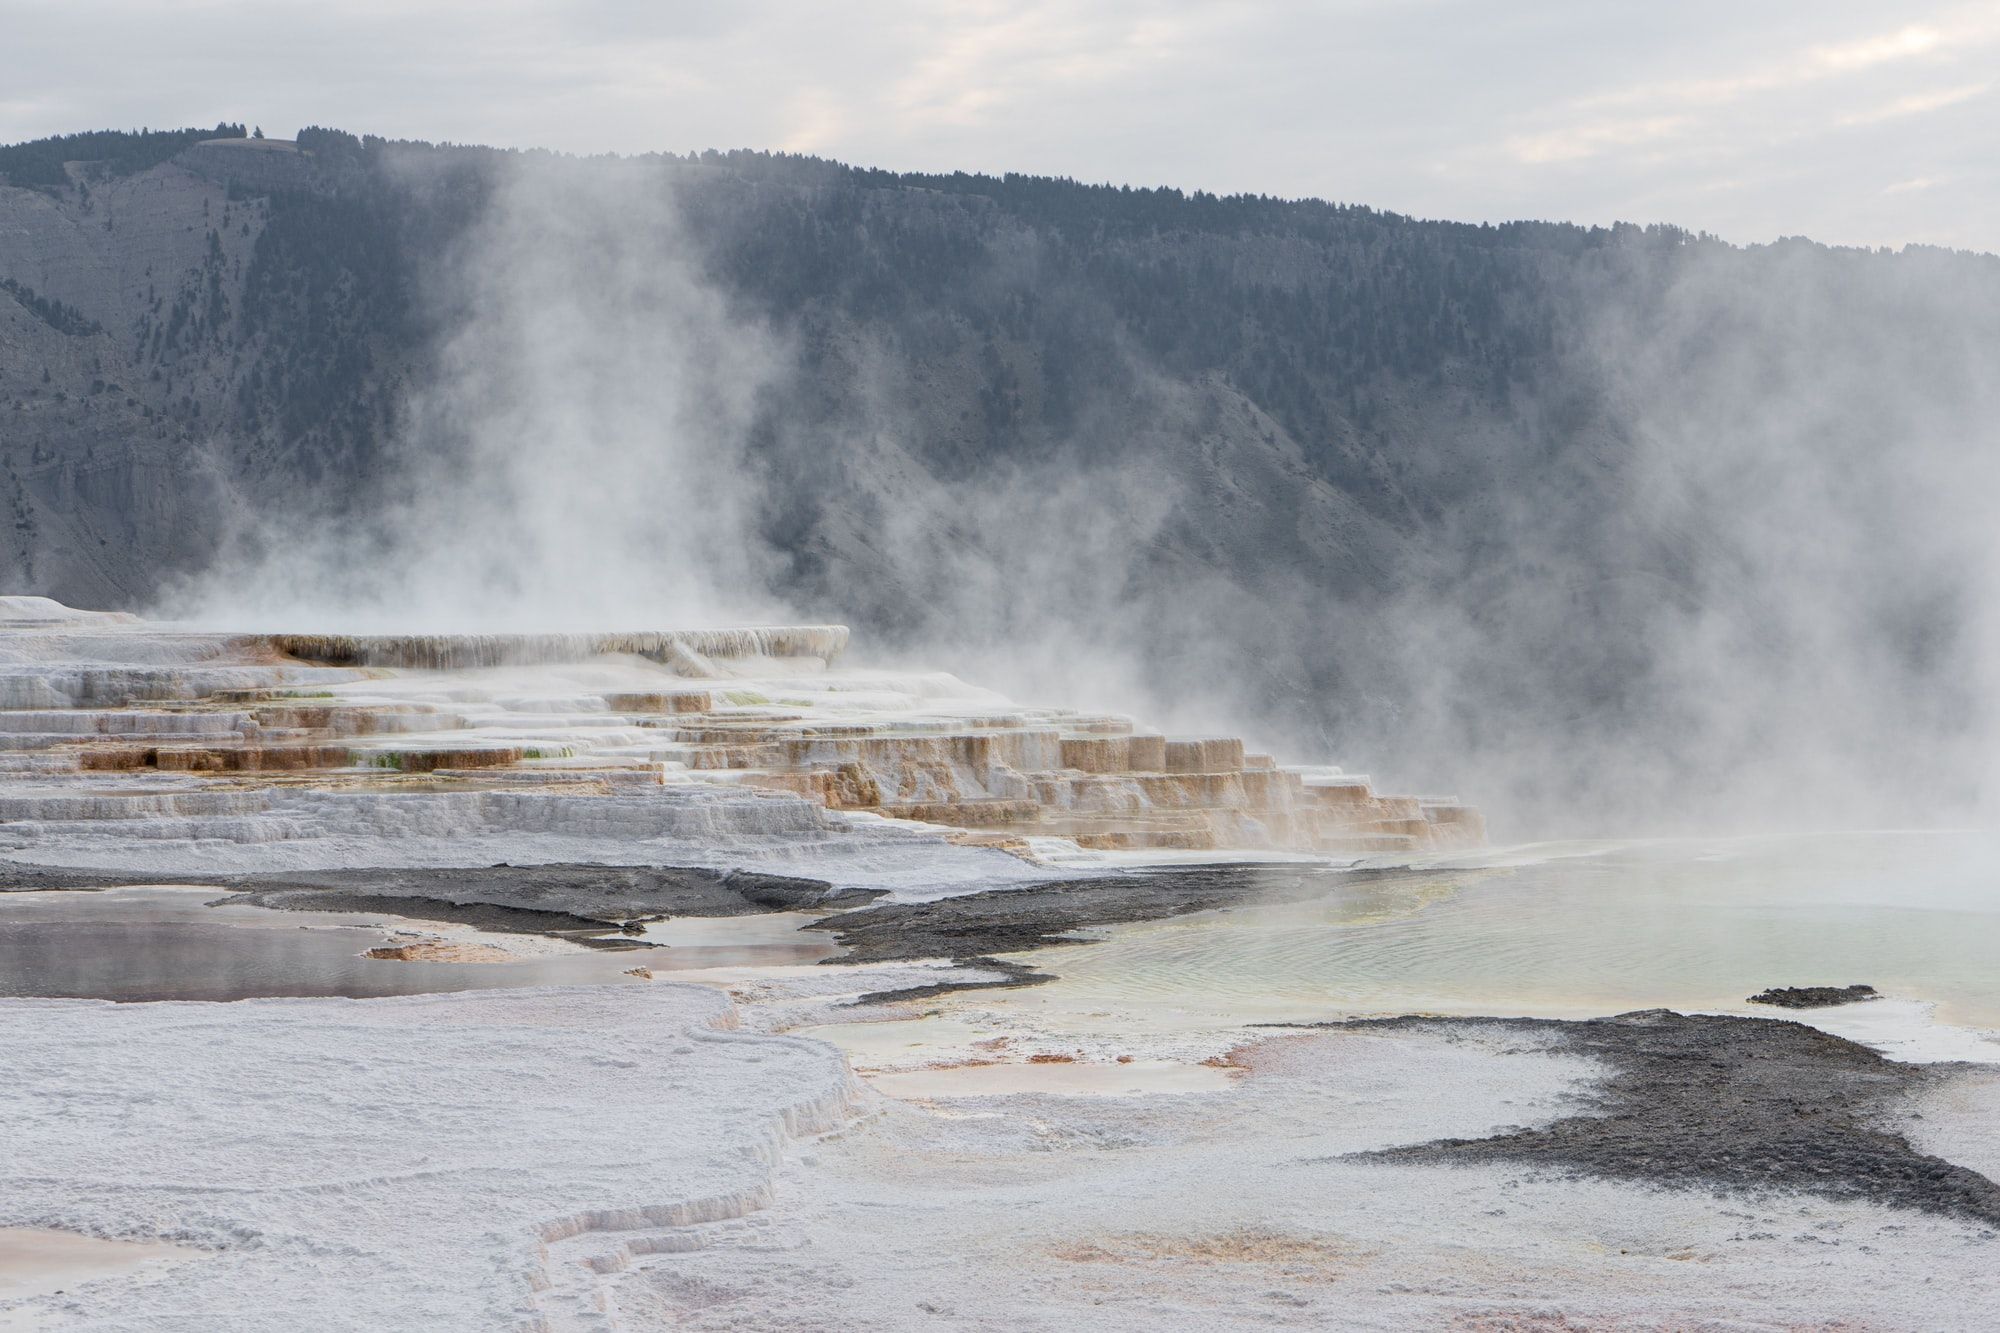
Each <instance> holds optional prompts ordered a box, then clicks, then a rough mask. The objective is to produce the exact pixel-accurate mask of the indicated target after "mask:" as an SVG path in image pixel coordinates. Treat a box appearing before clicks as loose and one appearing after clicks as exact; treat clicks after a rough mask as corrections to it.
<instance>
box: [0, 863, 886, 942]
mask: <svg viewBox="0 0 2000 1333" xmlns="http://www.w3.org/2000/svg"><path fill="white" fill-rule="evenodd" d="M162 882H169V883H175V884H195V885H201V886H204V887H205V886H211V885H212V886H214V887H215V888H218V889H227V890H230V891H232V892H235V893H238V894H241V895H242V898H241V899H240V901H245V902H250V903H254V904H256V905H257V906H260V907H276V908H283V909H286V910H289V911H296V912H369V911H375V912H393V913H395V914H396V915H398V916H408V917H415V918H417V919H420V920H426V921H443V922H449V923H452V924H455V925H468V926H477V927H479V928H481V929H484V930H511V931H532V932H547V931H578V930H602V929H604V928H605V927H606V926H621V925H624V924H625V923H627V922H631V921H637V920H644V919H649V918H657V917H662V916H702V917H714V916H747V915H750V914H753V913H758V912H787V911H800V910H810V909H815V908H833V907H842V906H851V905H853V904H857V903H863V902H867V901H869V900H870V899H872V898H873V897H875V896H876V895H875V894H874V893H873V892H872V891H870V890H860V889H835V888H834V887H833V886H832V885H830V884H827V883H826V882H825V881H823V880H816V879H798V878H793V877H790V876H786V875H766V874H760V873H757V872H755V871H744V870H708V869H702V868H698V867H688V866H600V865H543V866H514V865H494V866H465V867H455V866H454V867H436V866H417V867H407V868H395V869H369V870H315V871H300V872H296V873H282V874H256V875H174V876H170V877H166V876H160V875H139V874H133V873H131V872H125V871H116V872H112V871H90V870H69V869H54V868H45V867H35V866H21V867H8V868H7V869H6V870H5V871H4V872H0V889H4V890H8V891H15V892H20V891H31V890H49V889H72V890H86V889H95V888H116V887H121V886H126V885H134V884H158V883H162Z"/></svg>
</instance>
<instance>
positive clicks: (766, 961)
mask: <svg viewBox="0 0 2000 1333" xmlns="http://www.w3.org/2000/svg"><path fill="white" fill-rule="evenodd" d="M226 897H227V895H226V894H223V893H221V892H219V891H218V890H215V889H212V888H187V887H171V886H159V887H145V888H121V889H107V890H104V891H101V892H95V893H61V892H48V893H8V894H0V996H47V997H61V998H90V999H104V1000H125V1001H139V1000H242V999H252V998H265V997H275V996H347V997H350V998H356V999H361V998H370V997H376V996H385V995H418V994H428V993H432V992H439V991H458V990H484V989H490V988H494V987H512V986H566V985H584V984H592V983H630V982H633V981H635V980H637V979H638V978H635V977H633V976H632V975H630V969H632V968H635V967H644V968H646V969H647V970H649V971H652V972H655V973H658V972H679V971H686V970H695V969H703V968H713V967H717V966H723V965H734V966H746V965H747V966H755V965H760V964H762V965H770V964H776V963H790V962H796V961H800V960H801V959H804V960H808V961H810V960H814V959H818V958H820V957H824V956H827V955H829V954H831V953H834V952H836V951H837V949H836V946H835V945H834V944H833V943H832V942H831V940H830V938H829V937H828V936H826V935H824V934H822V933H817V932H814V933H807V934H803V935H800V934H799V932H798V929H797V928H798V925H799V924H801V923H802V921H803V920H804V919H806V918H803V917H800V916H797V915H796V914H784V915H785V916H786V919H785V920H784V921H774V920H773V919H772V918H770V917H749V918H729V919H726V920H721V921H692V920H688V919H685V918H683V919H677V920H675V921H672V922H660V923H654V924H652V925H650V926H648V927H647V930H646V936H645V939H646V942H647V943H648V944H655V945H663V946H665V947H656V948H648V947H642V946H638V945H635V946H634V947H631V948H611V949H603V948H588V947H584V946H581V945H576V944H571V943H568V942H566V941H561V940H552V939H548V938H546V937H542V936H533V935H529V936H520V935H498V934H492V933H487V932H480V931H474V930H470V929H466V928H463V927H450V926H436V925H433V924H431V923H428V922H421V921H412V920H408V919H404V918H399V917H394V916H389V915H386V914H370V913H347V912H287V911H276V910H272V909H269V908H262V907H256V906H253V905H251V904H247V903H230V902H226V901H225V902H222V903H221V905H219V906H209V905H208V904H211V903H215V902H217V900H218V899H223V898H226ZM791 936H797V937H798V939H800V940H802V941H804V942H803V943H796V942H794V941H793V940H792V939H791V938H790V937H791ZM420 940H421V941H439V942H442V943H445V944H462V945H469V946H471V948H472V951H473V952H475V953H484V954H488V955H493V954H497V953H498V952H499V951H501V950H506V951H509V952H511V953H513V954H515V955H516V956H515V957H513V958H511V959H509V960H508V961H489V962H455V961H438V960H433V959H423V960H419V961H409V960H404V959H383V958H370V957H367V953H368V951H369V950H370V949H373V948H377V947H380V946H384V945H390V946H393V945H398V944H407V943H411V942H414V941H420Z"/></svg>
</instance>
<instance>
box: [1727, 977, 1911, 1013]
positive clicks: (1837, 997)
mask: <svg viewBox="0 0 2000 1333" xmlns="http://www.w3.org/2000/svg"><path fill="white" fill-rule="evenodd" d="M1880 998H1881V996H1880V995H1879V994H1878V993H1877V992H1876V990H1875V988H1874V987H1873V986H1863V985H1861V984H1859V983H1856V984H1855V985H1852V986H1773V987H1771V989H1769V990H1760V991H1758V992H1757V993H1756V994H1755V995H1752V996H1751V997H1750V999H1749V1003H1751V1004H1769V1005H1775V1006H1777V1007H1778V1008H1780V1009H1824V1008H1826V1007H1827V1006H1829V1005H1835V1004H1854V1003H1856V1002H1858V1001H1861V1000H1877V999H1880Z"/></svg>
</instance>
